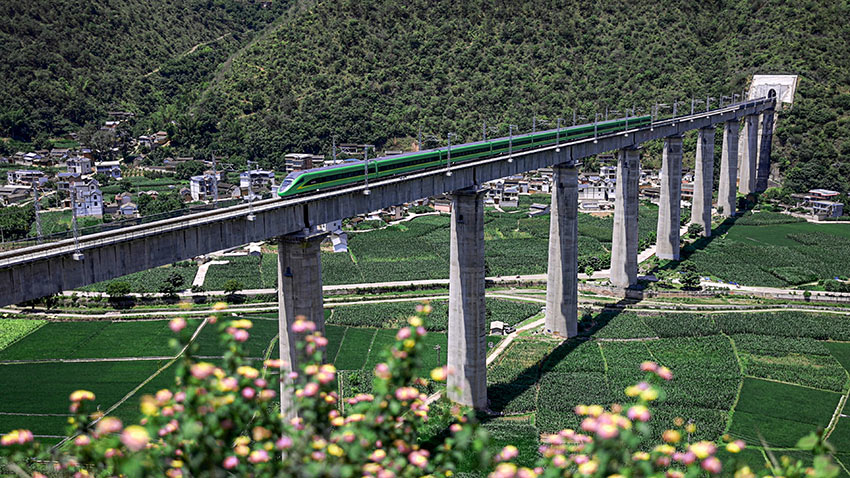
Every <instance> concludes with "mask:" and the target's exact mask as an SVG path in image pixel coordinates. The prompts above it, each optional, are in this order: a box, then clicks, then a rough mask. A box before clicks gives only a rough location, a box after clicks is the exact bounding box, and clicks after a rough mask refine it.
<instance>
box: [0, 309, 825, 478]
mask: <svg viewBox="0 0 850 478" xmlns="http://www.w3.org/2000/svg"><path fill="white" fill-rule="evenodd" d="M225 307H226V305H224V304H217V305H216V309H217V310H222V309H224V308H225ZM429 312H430V306H429V305H427V304H423V305H420V306H418V307H417V315H414V316H412V317H410V318H409V319H408V323H407V325H405V326H404V327H402V328H401V329H400V330H399V331H398V333H397V334H396V337H395V338H396V341H395V343H394V344H393V345H392V347H390V348H389V350H387V351H386V352H385V354H384V356H383V360H382V361H381V362H380V363H379V364H378V365H377V366H376V367H375V369H374V373H373V375H374V379H373V382H372V388H371V390H370V391H369V392H368V393H366V392H361V393H356V394H352V395H349V396H347V397H345V400H342V399H341V397H340V393H341V392H340V390H341V389H342V388H343V387H341V383H340V382H341V380H344V378H343V377H340V374H339V373H338V372H337V370H336V368H335V367H334V366H333V365H331V364H327V363H323V350H324V348H325V347H326V346H327V343H328V341H327V338H325V337H324V335H323V334H322V330H321V326H320V325H317V324H315V323H313V322H310V321H308V320H306V319H304V318H298V319H297V320H295V321H294V322H293V323H292V324H291V330H292V333H293V335H294V336H296V337H298V351H297V353H296V354H294V355H292V356H290V355H289V352H288V351H284V352H285V353H284V354H283V355H282V357H281V358H280V359H267V360H265V361H263V362H262V364H260V363H257V362H255V361H252V360H250V359H248V358H246V357H245V356H244V355H243V352H242V350H243V346H244V343H245V342H246V341H248V339H249V338H250V330H251V329H252V327H253V324H252V323H251V321H249V320H245V319H237V320H231V321H227V322H224V323H221V324H219V332H220V339H221V341H222V345H223V346H224V349H225V350H226V352H225V353H224V356H223V358H222V359H221V360H216V361H214V362H212V361H208V362H207V361H200V360H196V359H195V358H193V354H194V353H195V352H196V351H197V345H196V344H194V343H193V342H192V336H191V334H190V333H189V332H190V330H188V329H187V323H186V321H185V319H182V318H178V319H174V320H172V321H170V322H169V328H170V329H171V330H172V331H173V332H174V333H175V334H176V335H177V336H178V339H177V340H176V342H177V343H176V344H175V346H176V348H177V350H180V351H183V350H185V351H186V353H185V355H184V357H183V358H182V359H181V362H179V365H178V367H177V372H176V384H175V387H174V388H172V389H163V390H160V391H158V392H156V393H155V394H152V395H145V396H143V397H142V399H141V403H140V409H141V412H142V416H143V418H142V419H141V421H140V422H139V423H138V424H130V425H128V426H125V425H124V423H123V422H122V421H121V420H120V419H118V418H116V417H111V416H103V414H102V413H100V412H97V411H95V412H93V413H92V412H90V411H89V410H87V408H88V407H90V406H91V404H92V403H93V402H94V399H95V396H94V394H93V393H91V392H88V391H85V390H78V391H76V392H74V393H72V394H71V396H70V401H71V406H70V410H71V413H72V414H73V417H71V418H70V420H69V423H70V426H69V433H70V435H71V437H72V438H71V439H70V440H69V441H68V443H67V444H66V446H64V447H61V448H60V449H59V450H60V451H55V452H52V453H50V452H48V451H46V450H44V449H42V447H41V446H40V444H39V443H38V442H36V441H34V437H33V434H32V433H31V432H29V431H27V430H15V431H12V432H11V433H8V434H6V435H3V436H2V437H0V468H2V466H3V465H4V464H5V465H9V466H14V467H16V468H14V470H20V473H17V474H18V475H22V474H23V473H26V471H25V470H24V468H25V467H26V466H29V465H32V468H36V469H37V468H38V467H39V466H42V465H40V464H39V462H43V461H44V460H49V462H50V463H52V464H53V465H52V466H53V468H54V470H56V471H57V472H61V473H60V474H61V475H63V476H74V477H75V478H84V477H88V476H98V477H100V476H103V477H107V476H109V477H111V476H126V477H128V478H135V477H141V476H166V477H168V478H183V477H200V476H209V477H211V476H246V477H247V476H349V477H355V476H360V477H374V478H397V477H398V478H404V477H422V476H428V477H449V476H452V475H454V474H455V473H457V472H458V471H460V470H459V469H458V468H459V463H461V462H466V464H465V466H467V467H469V466H470V464H469V459H470V458H469V457H470V456H475V457H479V458H481V459H482V461H481V462H480V463H478V464H473V465H472V466H473V467H474V468H476V469H482V470H485V469H486V470H491V473H490V476H491V477H492V478H536V477H553V478H554V477H570V478H572V477H581V478H584V477H591V476H593V477H608V478H622V477H641V476H646V477H648V476H653V477H662V476H663V477H665V478H685V477H688V478H691V477H697V476H705V475H708V476H716V475H718V474H720V473H721V472H723V471H724V470H726V471H729V470H737V472H736V473H735V477H736V478H755V473H753V472H752V471H751V470H750V469H749V468H746V467H743V468H740V469H738V467H737V466H735V465H734V464H732V465H731V466H730V465H727V464H724V463H721V460H720V459H719V458H718V456H717V452H718V450H719V449H720V446H719V445H718V444H716V443H713V442H707V441H696V442H690V439H689V437H690V436H692V435H693V433H694V431H695V428H694V426H693V424H691V423H686V422H685V420H684V419H678V420H677V421H676V422H675V423H674V425H675V428H671V429H669V430H666V431H664V432H663V434H662V436H661V440H662V441H661V442H660V443H659V444H657V445H655V446H652V445H651V444H650V442H649V440H650V439H651V437H652V434H651V428H650V426H649V422H650V421H651V420H652V405H653V403H654V402H656V401H661V400H663V399H664V391H663V389H662V388H661V387H660V386H659V385H658V384H660V383H664V382H665V381H668V380H672V378H673V374H672V373H671V372H670V370H669V369H667V368H666V367H662V366H659V365H657V364H655V363H652V362H645V363H643V364H641V370H643V371H644V372H646V378H645V380H644V381H642V382H640V383H638V384H636V385H633V386H631V387H628V388H627V389H626V395H627V396H628V397H629V399H630V400H633V403H630V404H623V405H618V404H615V405H611V406H609V407H608V408H605V407H602V406H599V405H579V406H577V407H576V408H575V413H576V414H577V415H578V416H579V417H580V420H581V421H580V427H579V429H578V430H563V431H561V432H559V433H556V434H553V435H547V436H545V437H543V438H542V439H541V444H540V447H539V450H538V451H539V460H538V461H537V463H536V464H535V465H534V466H528V467H524V466H518V465H516V464H515V463H514V462H515V461H516V460H517V459H518V458H519V456H520V450H519V449H518V448H516V447H514V446H506V447H504V448H503V449H502V450H501V451H500V452H499V453H497V454H496V455H495V456H493V457H492V460H491V459H490V458H489V457H488V452H487V450H488V446H487V437H486V434H485V432H484V431H483V429H481V428H478V427H476V426H475V423H474V422H475V420H474V415H473V414H472V413H471V411H469V410H464V409H463V408H462V407H460V406H458V405H457V404H452V403H450V402H449V401H448V400H446V399H445V398H442V399H439V400H434V398H435V397H429V396H428V393H427V392H428V391H429V390H430V389H431V387H432V386H433V383H432V382H430V381H429V380H428V379H426V378H423V377H420V376H418V374H417V370H418V366H419V364H420V358H421V356H422V354H423V353H425V352H426V350H425V343H424V338H425V336H426V329H425V327H424V320H425V317H426V316H427V314H428V313H429ZM208 323H210V324H215V323H218V320H217V318H216V317H215V316H212V317H210V318H208ZM293 363H294V364H295V365H296V366H292V364H293ZM450 374H451V370H449V369H448V368H446V367H438V368H435V369H434V370H432V371H431V372H430V374H429V376H430V380H431V381H433V382H443V381H445V380H446V379H447V378H448V376H449V375H450ZM280 393H284V394H285V395H283V396H281V397H280V398H282V399H284V400H282V403H283V405H282V406H283V409H280V408H278V407H277V406H276V402H275V399H276V398H278V396H279V395H280ZM287 404H290V405H287ZM426 430H430V431H429V432H428V433H429V434H428V435H424V433H425V431H426ZM811 443H812V445H811V446H812V448H811V449H813V450H815V451H822V450H823V447H826V446H827V445H826V444H825V441H823V439H822V436H820V437H815V439H814V440H813V441H812V442H811ZM744 447H745V445H744V443H743V442H741V441H740V440H738V441H729V442H728V443H726V444H725V450H726V451H728V452H729V453H731V454H733V455H734V454H735V453H738V452H740V451H741V450H742V449H744ZM817 447H821V448H817ZM825 470H826V471H825ZM830 470H832V469H831V468H828V467H825V466H821V467H820V468H817V469H814V470H806V469H803V468H802V467H801V465H799V464H797V463H791V462H790V461H786V462H783V465H782V468H779V469H775V470H772V472H771V473H772V474H774V475H782V476H788V477H794V478H797V477H800V478H801V477H803V476H804V475H807V476H813V477H821V478H831V475H829V474H828V473H832V471H830ZM29 475H30V476H33V477H37V478H42V477H43V475H41V474H40V473H39V472H38V471H37V470H35V469H33V470H30V471H29Z"/></svg>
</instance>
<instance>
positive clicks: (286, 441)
mask: <svg viewBox="0 0 850 478" xmlns="http://www.w3.org/2000/svg"><path fill="white" fill-rule="evenodd" d="M274 446H275V448H277V449H278V450H286V449H288V448H291V447H292V438H289V437H288V436H282V437H280V438H279V439H278V440H277V442H276V443H275V444H274Z"/></svg>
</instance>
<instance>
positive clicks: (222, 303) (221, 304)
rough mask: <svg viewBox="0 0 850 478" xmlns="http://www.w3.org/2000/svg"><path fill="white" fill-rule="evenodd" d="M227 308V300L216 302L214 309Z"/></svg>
mask: <svg viewBox="0 0 850 478" xmlns="http://www.w3.org/2000/svg"><path fill="white" fill-rule="evenodd" d="M226 308H227V302H216V303H215V305H213V310H224V309H226Z"/></svg>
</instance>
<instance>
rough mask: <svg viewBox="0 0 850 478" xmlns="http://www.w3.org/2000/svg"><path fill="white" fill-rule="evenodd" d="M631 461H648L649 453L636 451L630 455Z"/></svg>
mask: <svg viewBox="0 0 850 478" xmlns="http://www.w3.org/2000/svg"><path fill="white" fill-rule="evenodd" d="M632 460H634V461H647V460H649V453H647V452H645V451H636V452H635V453H634V454H633V455H632Z"/></svg>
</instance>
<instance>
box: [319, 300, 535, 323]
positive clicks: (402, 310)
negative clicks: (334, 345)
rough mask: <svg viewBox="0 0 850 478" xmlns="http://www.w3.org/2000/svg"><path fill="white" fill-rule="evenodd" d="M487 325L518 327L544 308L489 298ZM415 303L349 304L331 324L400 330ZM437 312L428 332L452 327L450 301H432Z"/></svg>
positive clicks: (332, 317)
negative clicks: (500, 322)
mask: <svg viewBox="0 0 850 478" xmlns="http://www.w3.org/2000/svg"><path fill="white" fill-rule="evenodd" d="M485 304H486V317H487V319H486V320H487V323H490V322H491V321H494V320H499V321H503V322H505V323H508V324H518V323H520V322H522V321H523V320H525V319H527V318H528V317H531V316H532V315H534V314H536V313H538V312H540V305H539V304H537V303H533V302H520V301H512V300H506V299H495V298H487V299H485ZM414 306H415V302H386V303H371V304H357V305H346V306H344V307H334V308H333V309H332V310H333V313H332V314H331V315H330V317H329V318H328V323H329V324H335V325H352V326H356V327H378V328H397V327H398V326H399V325H400V324H403V323H404V322H405V321H406V320H407V318H408V317H409V316H410V315H411V313H412V312H413V307H414ZM431 306H432V307H433V312H432V313H431V315H430V316H429V317H428V322H427V324H426V328H427V329H428V330H439V331H444V330H446V328H447V327H448V314H449V310H448V301H446V300H433V301H431Z"/></svg>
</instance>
